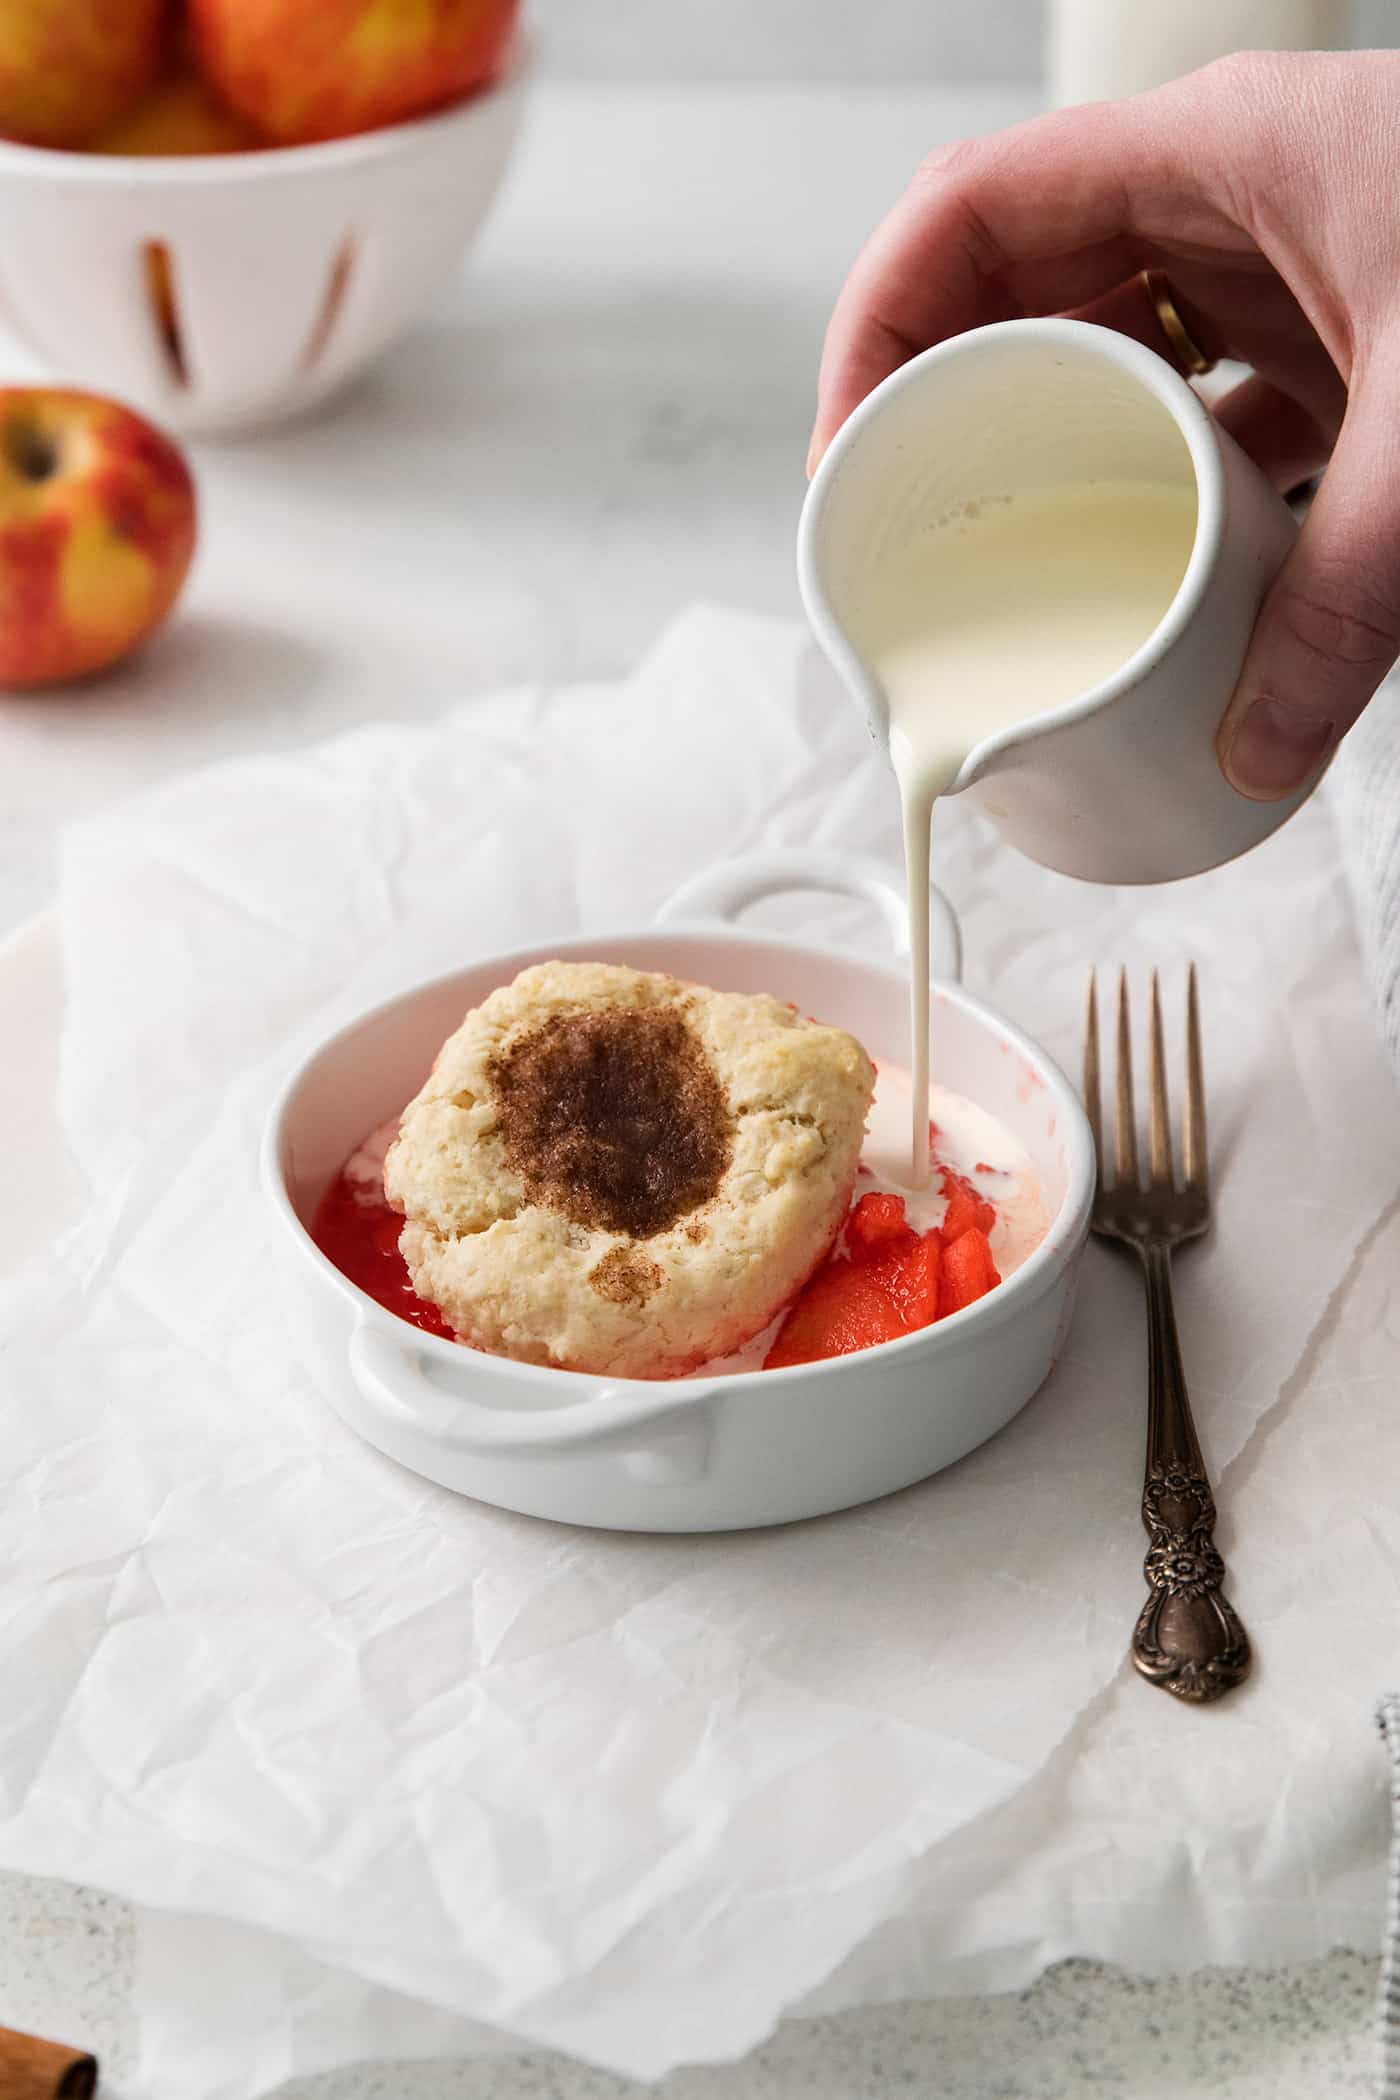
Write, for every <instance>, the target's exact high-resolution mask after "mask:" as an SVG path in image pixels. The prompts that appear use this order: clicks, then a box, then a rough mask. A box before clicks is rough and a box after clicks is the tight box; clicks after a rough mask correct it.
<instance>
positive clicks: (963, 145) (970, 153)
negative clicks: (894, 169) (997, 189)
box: [914, 139, 1005, 271]
mask: <svg viewBox="0 0 1400 2100" xmlns="http://www.w3.org/2000/svg"><path fill="white" fill-rule="evenodd" d="M990 166H991V160H990V157H989V154H988V150H987V144H986V141H985V140H983V139H959V140H958V141H957V142H956V144H954V145H951V146H940V147H938V148H937V150H936V151H934V152H932V153H927V154H925V156H924V158H923V159H922V160H921V161H920V162H919V166H918V169H917V171H916V172H915V176H914V188H915V190H916V191H918V192H919V193H920V194H921V195H922V196H923V197H924V198H925V200H926V201H927V204H928V205H929V207H930V208H933V207H934V206H936V207H937V209H938V211H939V212H940V213H943V214H946V215H947V225H948V231H949V233H950V235H951V237H952V238H953V239H954V240H955V241H956V242H957V243H958V245H959V246H961V248H962V249H963V250H964V251H965V252H966V253H967V254H968V255H969V256H970V257H971V259H972V261H973V262H974V263H975V264H976V266H977V267H978V268H979V269H982V270H986V271H995V270H997V269H999V268H1000V267H1001V266H1002V264H1003V263H1004V261H1005V256H1004V254H1003V252H1002V246H1001V243H1000V241H999V240H998V239H997V237H996V234H995V232H994V230H993V228H992V226H991V224H990V223H989V221H988V218H987V217H986V215H985V214H984V212H983V210H982V208H981V205H980V204H979V201H978V186H979V180H980V179H981V178H982V177H984V176H985V175H986V173H987V171H988V169H989V167H990Z"/></svg>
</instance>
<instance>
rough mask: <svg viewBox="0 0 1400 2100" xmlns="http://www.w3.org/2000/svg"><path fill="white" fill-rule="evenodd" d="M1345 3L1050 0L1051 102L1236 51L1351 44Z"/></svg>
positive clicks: (1110, 91) (1058, 104) (1114, 88)
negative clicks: (1348, 40) (1346, 40)
mask: <svg viewBox="0 0 1400 2100" xmlns="http://www.w3.org/2000/svg"><path fill="white" fill-rule="evenodd" d="M1349 12H1350V10H1349V7H1348V4H1347V0H1050V5H1049V9H1048V13H1047V22H1046V73H1047V86H1048V92H1049V98H1050V103H1051V106H1052V107H1053V108H1056V109H1063V108H1064V107H1065V106H1066V105H1067V104H1069V103H1072V102H1102V101H1109V100H1111V99H1113V98H1114V97H1116V96H1119V95H1136V94H1140V93H1141V92H1142V91H1143V90H1144V89H1146V88H1154V87H1160V86H1161V85H1162V83H1163V81H1166V80H1175V79H1177V78H1178V76H1179V75H1180V74H1182V73H1190V72H1193V71H1194V70H1195V68H1196V67H1197V66H1204V65H1209V63H1210V61H1211V60H1212V59H1214V58H1224V57H1225V56H1226V54H1227V53H1228V52H1231V51H1326V50H1334V49H1336V48H1337V47H1338V46H1339V45H1340V44H1342V43H1343V42H1344V41H1345V39H1346V32H1347V17H1348V14H1349Z"/></svg>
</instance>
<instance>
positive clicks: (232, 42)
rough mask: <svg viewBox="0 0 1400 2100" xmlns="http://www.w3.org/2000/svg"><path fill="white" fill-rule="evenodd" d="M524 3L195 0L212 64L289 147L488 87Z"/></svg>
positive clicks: (200, 42) (194, 12)
mask: <svg viewBox="0 0 1400 2100" xmlns="http://www.w3.org/2000/svg"><path fill="white" fill-rule="evenodd" d="M519 12H520V0H190V13H191V20H192V22H193V25H194V33H195V45H196V51H197V55H198V59H199V63H200V66H201V68H202V70H203V71H204V73H205V74H206V75H207V76H208V78H209V79H210V80H211V81H212V82H213V84H214V86H215V88H216V89H217V90H218V92H219V94H220V95H222V97H223V99H224V101H225V102H227V103H228V105H229V107H230V108H231V109H235V110H237V111H238V113H239V115H240V116H242V117H244V118H246V120H247V121H248V123H250V124H252V125H253V126H255V128H256V129H257V130H259V131H261V132H262V133H263V134H264V135H265V136H266V137H267V138H269V139H273V140H276V141H277V142H278V143H279V144H282V145H300V144H305V143H308V142H310V141H311V140H314V139H333V138H343V137H346V136H347V135H349V134H350V133H352V132H358V131H376V130H378V129H379V127H380V126H381V125H384V124H399V123H402V122H404V121H405V120H406V119H407V118H410V117H421V116H425V115H427V113H428V112H429V111H430V110H434V109H441V108H443V107H444V106H445V105H446V104H447V103H449V102H456V101H459V100H460V99H461V98H462V97H463V96H464V95H469V94H470V93H471V92H472V91H473V89H475V88H479V87H484V86H485V85H486V83H487V82H488V81H489V80H491V79H493V78H494V76H495V75H496V74H497V73H498V72H499V71H500V68H501V65H502V63H503V61H504V59H505V57H506V55H507V52H508V50H509V48H510V43H511V39H512V36H513V35H514V31H515V25H516V21H517V18H518V16H519Z"/></svg>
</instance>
